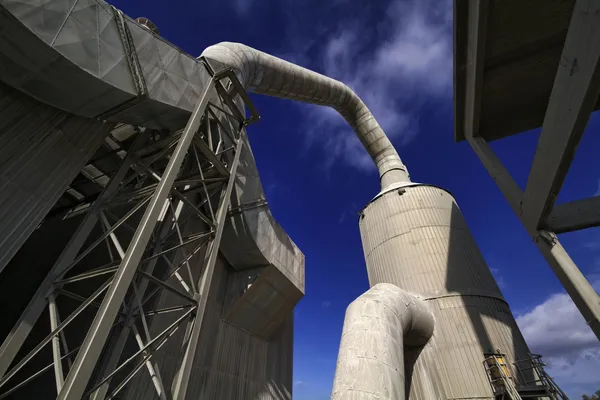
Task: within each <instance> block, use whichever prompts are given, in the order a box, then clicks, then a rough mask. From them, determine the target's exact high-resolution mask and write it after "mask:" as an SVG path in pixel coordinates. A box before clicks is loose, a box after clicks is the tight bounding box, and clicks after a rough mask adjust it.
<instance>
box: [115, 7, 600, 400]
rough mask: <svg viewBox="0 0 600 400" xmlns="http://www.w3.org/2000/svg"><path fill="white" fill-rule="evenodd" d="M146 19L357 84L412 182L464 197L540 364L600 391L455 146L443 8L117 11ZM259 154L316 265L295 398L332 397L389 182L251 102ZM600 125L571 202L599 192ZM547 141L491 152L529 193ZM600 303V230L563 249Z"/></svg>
mask: <svg viewBox="0 0 600 400" xmlns="http://www.w3.org/2000/svg"><path fill="white" fill-rule="evenodd" d="M112 3H113V4H114V5H115V6H117V7H119V8H121V9H123V10H124V11H125V13H127V14H128V15H130V16H133V17H136V16H146V17H149V18H150V19H152V20H153V21H154V22H155V23H156V25H157V26H158V27H159V29H160V31H161V34H162V35H163V36H164V37H166V38H167V39H168V40H170V41H171V42H173V43H174V44H176V45H177V46H179V47H181V48H182V49H184V50H185V51H187V52H189V53H190V54H192V55H199V54H200V53H201V52H202V50H203V49H204V48H206V47H207V46H209V45H211V44H214V43H217V42H220V41H236V42H242V43H244V44H247V45H249V46H252V47H255V48H257V49H259V50H263V51H266V52H269V53H272V54H275V55H278V56H280V57H283V58H285V59H288V60H290V61H293V62H296V63H298V64H300V65H302V66H305V67H308V68H311V69H314V70H316V71H318V72H321V73H325V74H327V75H330V76H332V77H334V78H337V79H339V80H342V81H344V82H345V83H347V84H348V85H350V86H351V87H352V88H353V89H354V90H355V91H356V92H357V93H358V94H359V96H361V97H362V98H363V99H364V100H365V102H366V103H367V105H368V106H369V107H370V108H371V109H372V111H373V112H374V114H375V116H376V117H377V119H378V120H379V121H380V123H381V125H382V126H383V128H384V129H385V131H386V132H387V134H388V135H389V136H390V137H391V139H392V141H393V142H394V144H395V145H396V147H397V149H398V151H399V153H400V155H401V157H402V159H403V161H404V162H405V163H406V165H407V166H408V168H409V171H410V173H411V177H412V179H413V180H414V181H418V182H426V183H431V184H436V185H439V186H442V187H444V188H446V189H448V190H449V191H450V192H452V193H453V194H454V196H455V197H456V200H457V202H458V204H459V206H460V208H461V210H462V211H463V213H464V215H465V218H466V220H467V223H468V224H469V227H470V228H471V230H472V233H473V235H474V237H475V239H476V241H477V243H478V244H479V246H480V248H481V251H482V253H483V255H484V257H485V258H486V260H487V262H488V264H489V266H490V268H491V269H492V271H493V273H494V274H495V276H496V278H497V279H498V281H499V283H500V286H501V288H502V291H503V293H504V295H505V297H506V299H507V300H508V302H509V303H510V305H511V307H512V310H513V313H514V314H515V316H516V317H517V320H518V323H519V325H520V326H521V328H522V330H523V333H524V335H525V337H526V339H527V340H528V343H529V345H530V347H531V348H532V350H533V351H535V352H542V353H543V354H544V355H545V356H546V359H547V362H548V363H549V371H550V372H551V373H552V375H553V376H554V377H555V378H556V380H557V381H558V383H559V384H560V385H561V386H562V387H563V388H564V389H565V390H566V391H567V392H568V393H569V394H570V395H571V396H572V397H573V398H579V396H580V394H581V393H583V392H586V391H587V392H593V391H594V390H596V389H600V382H599V380H598V378H597V376H598V373H597V371H598V369H599V368H600V346H599V345H598V342H597V340H596V339H595V338H594V336H593V334H592V333H591V331H590V330H589V329H588V328H587V327H586V326H585V324H584V322H583V319H582V318H581V317H580V316H579V314H578V313H577V311H576V309H575V307H574V306H573V304H572V303H571V301H570V300H569V298H568V297H567V296H566V295H565V294H564V292H563V291H562V287H561V286H560V284H559V282H558V280H557V279H556V278H555V277H554V275H553V273H552V272H551V270H550V268H549V267H548V266H547V264H546V263H545V261H544V260H543V258H542V257H541V255H540V254H539V252H538V250H537V248H536V247H535V245H534V244H533V243H531V239H530V238H529V237H528V236H527V234H526V232H525V230H524V229H523V228H522V226H521V225H520V223H519V221H518V219H517V217H516V216H515V215H514V214H513V212H512V210H511V209H510V208H509V207H508V204H507V203H506V201H505V200H504V198H503V197H502V195H501V193H500V191H499V190H498V189H497V187H496V186H495V184H494V182H493V181H492V179H491V178H490V177H489V175H488V174H487V172H486V171H485V169H484V168H483V166H482V165H481V164H480V162H479V160H478V159H477V158H476V156H475V154H474V153H473V152H472V151H471V149H470V148H469V147H468V145H467V144H466V143H454V141H453V131H452V130H453V121H452V118H453V117H452V30H451V26H452V12H451V3H450V2H448V1H437V2H433V1H430V0H421V1H402V0H389V1H385V0H378V1H359V0H326V1H324V0H304V1H302V0H295V1H294V0H274V1H267V0H230V1H205V2H198V1H191V0H186V1H183V0H179V1H173V2H170V3H169V4H168V5H167V3H165V2H164V1H158V0H146V1H143V2H141V1H138V2H131V1H125V0H119V1H113V2H112ZM253 100H254V102H255V104H256V105H257V107H258V109H259V111H260V113H261V115H262V120H261V122H260V123H258V124H255V125H253V126H252V127H251V128H250V129H249V135H250V140H251V144H252V148H253V150H254V154H255V157H256V160H257V164H258V167H259V170H260V173H261V178H262V181H263V185H264V187H265V190H266V192H267V198H268V201H269V203H270V206H271V209H272V211H273V214H274V215H275V217H276V218H277V220H278V221H279V222H280V223H281V225H282V226H283V227H284V228H285V230H286V231H287V232H288V234H289V235H290V236H291V237H292V238H293V240H294V241H295V242H296V244H297V245H298V246H299V247H300V248H301V249H302V251H303V252H304V253H305V255H306V296H305V297H304V299H303V300H302V301H301V302H300V303H299V305H298V306H297V307H296V311H295V313H296V321H295V364H294V366H295V371H294V399H296V400H321V399H328V398H329V395H330V391H331V385H332V379H333V374H334V368H335V361H336V355H337V349H338V345H339V340H340V333H341V330H342V323H343V318H344V312H345V308H346V306H347V305H348V304H349V303H350V302H351V301H352V300H353V299H355V298H356V297H357V296H359V295H360V294H361V293H363V292H364V291H365V290H366V289H367V288H368V283H367V276H366V270H365V266H364V258H363V254H362V247H361V243H360V237H359V232H358V223H357V212H358V211H359V210H360V209H361V208H362V207H363V206H364V205H366V204H367V202H368V201H369V200H370V199H371V198H372V197H373V196H374V195H375V194H376V193H377V192H378V189H379V187H378V177H377V172H376V170H375V168H374V167H373V166H372V164H371V162H370V161H369V159H368V157H367V155H366V153H364V151H363V150H362V148H361V147H360V145H359V144H358V141H357V140H356V139H355V137H354V135H353V133H352V131H351V130H350V129H349V128H347V127H346V125H345V123H344V122H343V120H342V119H341V118H340V117H338V116H337V115H335V113H334V112H331V111H330V110H327V109H323V108H319V107H316V106H309V105H304V104H298V103H294V102H291V101H284V100H280V99H272V98H266V97H260V96H253ZM599 130H600V118H598V117H597V116H593V117H592V120H591V121H590V124H589V125H588V129H587V133H586V135H585V136H584V138H583V141H582V143H581V145H580V147H579V150H578V153H577V157H576V159H575V162H574V163H573V166H572V168H571V171H570V173H569V175H568V177H567V180H566V182H565V185H564V187H563V190H562V192H561V194H560V196H559V203H560V202H565V201H571V200H576V199H580V198H584V197H589V196H592V195H595V194H597V193H598V194H600V186H599V178H600V165H599V163H597V162H595V163H594V159H595V157H597V149H598V148H599V146H600V136H599V135H598V131H599ZM538 135H539V132H537V131H532V132H527V133H524V134H522V135H518V136H516V137H512V138H508V139H505V140H502V141H499V142H495V143H493V144H492V147H493V149H494V150H495V151H496V153H497V154H498V156H499V157H500V159H502V160H503V162H504V163H505V165H506V166H507V167H508V169H509V171H510V172H511V173H512V174H513V176H514V178H515V180H516V181H517V182H518V183H519V184H520V185H521V187H522V188H523V187H524V186H525V183H526V181H527V173H528V171H529V168H530V166H531V161H532V159H533V154H534V150H535V146H536V142H537V138H538ZM560 239H561V240H562V242H563V245H564V246H565V247H566V248H567V250H568V251H569V252H570V254H571V256H572V258H573V259H574V260H575V261H576V262H577V263H578V264H579V266H580V268H581V269H582V271H583V272H584V274H585V275H586V276H587V277H588V279H590V281H592V282H593V283H594V285H596V286H595V287H596V288H597V290H598V289H600V230H594V229H591V230H586V231H581V232H576V233H571V234H566V235H561V237H560Z"/></svg>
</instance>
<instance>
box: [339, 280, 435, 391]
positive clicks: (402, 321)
mask: <svg viewBox="0 0 600 400" xmlns="http://www.w3.org/2000/svg"><path fill="white" fill-rule="evenodd" d="M433 327H434V320H433V316H432V314H431V312H430V311H429V310H428V308H427V306H426V305H425V303H424V302H422V301H421V300H419V299H418V298H416V297H415V296H414V295H412V294H410V293H408V292H405V291H404V290H402V289H400V288H398V287H397V286H395V285H392V284H390V283H380V284H377V285H375V286H373V287H372V288H371V289H370V290H368V291H367V292H365V293H364V294H363V295H361V296H360V297H359V298H357V299H356V300H354V301H353V302H352V303H351V304H350V305H349V306H348V309H347V310H346V319H345V320H344V330H343V332H342V341H341V343H340V351H339V353H338V361H337V366H336V370H335V378H334V382H333V392H332V395H331V398H332V400H350V399H361V400H371V399H372V400H375V399H377V400H404V399H405V397H406V395H405V390H406V389H405V372H404V347H405V346H407V347H420V346H423V345H425V343H427V341H428V340H429V338H430V337H431V335H432V334H433Z"/></svg>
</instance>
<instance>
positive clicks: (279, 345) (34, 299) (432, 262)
mask: <svg viewBox="0 0 600 400" xmlns="http://www.w3.org/2000/svg"><path fill="white" fill-rule="evenodd" d="M550 3H551V5H552V6H553V7H554V6H555V7H559V6H560V7H562V8H561V9H560V10H561V11H562V12H564V13H566V14H565V15H567V16H566V17H565V18H566V19H567V24H566V25H564V26H562V28H561V29H563V30H566V29H567V28H568V34H566V33H565V34H566V37H567V39H566V41H565V46H566V47H565V49H567V48H568V47H567V44H569V43H571V42H570V39H569V38H570V37H571V36H570V35H575V39H572V40H571V41H573V43H575V42H574V41H575V40H576V39H577V40H578V39H579V38H580V37H586V38H587V36H580V35H584V34H586V33H589V34H592V33H593V32H594V29H598V27H599V26H600V24H596V26H593V22H594V21H596V20H597V19H598V14H599V13H593V12H590V10H591V8H589V7H596V8H595V9H594V10H600V1H577V2H575V1H571V2H569V1H567V2H565V1H561V2H558V1H556V2H550ZM559 3H560V4H559ZM485 4H487V5H488V6H489V7H488V9H481V8H480V7H481V6H482V5H485ZM518 4H519V2H516V1H508V2H494V1H489V2H488V1H481V2H479V1H474V0H471V1H466V0H465V1H460V0H456V2H455V14H456V17H457V18H456V19H455V20H456V26H455V29H456V32H455V41H456V44H455V51H456V53H457V54H456V56H455V59H456V63H457V66H458V67H457V69H456V71H455V72H456V84H455V89H456V110H457V115H459V116H460V117H461V118H458V117H457V128H456V134H457V138H461V137H462V136H461V135H463V136H464V137H466V138H467V139H468V140H469V141H470V143H472V144H473V143H480V142H482V139H480V138H479V137H480V136H481V135H483V132H484V131H483V130H478V129H476V128H474V122H473V121H474V120H473V118H475V117H474V116H477V115H478V114H477V113H476V112H474V109H473V107H476V108H477V109H481V110H486V107H485V103H484V106H481V107H480V106H478V105H477V104H474V103H473V101H474V98H477V99H478V101H480V100H481V99H482V98H483V99H486V96H485V93H484V94H483V95H482V94H481V93H480V92H477V91H475V92H473V90H475V89H476V88H477V85H475V86H473V85H474V82H479V85H480V86H479V87H481V81H482V79H483V78H481V77H475V78H474V77H473V76H472V75H470V74H471V73H475V74H477V73H481V71H483V70H484V69H483V67H482V65H480V64H477V63H475V62H474V61H473V60H475V59H476V60H481V59H483V58H484V53H485V52H483V53H477V52H474V51H473V49H475V48H477V49H480V47H479V46H481V48H483V46H484V45H483V42H481V41H480V39H478V38H480V37H481V36H479V34H480V33H481V32H482V31H483V30H484V28H485V27H486V26H489V27H492V28H493V27H494V22H493V21H494V19H493V16H494V15H496V14H498V15H499V17H498V18H501V17H502V15H504V14H503V12H508V11H506V10H505V9H503V7H509V6H510V7H513V8H514V7H517V5H518ZM494 7H496V8H494ZM548 7H550V6H548ZM569 7H570V8H569ZM586 7H587V8H586ZM542 8H543V7H542ZM482 10H484V11H482ZM498 10H500V11H498ZM503 10H504V11H503ZM582 10H583V11H582ZM484 13H487V14H485V15H486V18H487V21H488V22H487V25H486V24H482V25H477V24H479V23H480V22H481V21H483V19H482V16H483V15H484ZM571 14H572V18H573V19H574V20H576V21H577V28H573V29H571V28H569V24H568V20H569V19H570V18H571ZM581 14H584V17H581ZM488 16H489V17H488ZM581 18H583V19H582V21H580V20H579V19H581ZM478 21H479V22H478ZM502 23H503V22H502V21H500V22H498V24H502ZM459 25H460V26H459ZM572 25H573V24H572V23H571V26H572ZM580 26H583V28H580ZM159 29H160V27H156V26H155V25H154V24H153V23H152V22H151V21H149V20H148V19H145V18H139V19H138V20H134V19H132V18H130V17H128V16H126V15H124V14H123V13H122V12H121V11H119V10H118V9H116V8H114V7H112V6H111V5H109V4H108V3H106V2H104V1H102V0H37V1H14V0H0V182H1V185H2V190H1V191H0V296H1V297H0V306H1V307H2V308H1V309H2V316H3V319H2V323H1V325H0V326H1V330H0V341H1V342H2V344H1V346H0V399H5V398H6V399H26V398H35V399H61V400H78V399H94V400H100V399H154V398H157V399H173V400H183V399H233V400H235V399H239V400H242V399H256V400H263V399H265V400H266V399H277V400H289V399H291V398H292V372H293V371H292V360H293V324H294V321H293V318H294V317H293V312H292V311H293V309H294V307H295V305H296V304H297V303H298V301H299V300H300V299H301V298H302V296H303V295H304V274H305V270H304V265H305V260H304V255H303V254H302V252H301V250H300V249H298V247H297V246H296V245H295V244H294V242H293V240H292V239H291V238H290V237H289V236H288V235H287V234H286V232H285V231H284V230H283V229H282V227H281V226H280V225H279V224H278V223H277V221H276V220H275V219H274V218H273V216H272V214H271V212H270V211H269V206H268V202H267V199H266V197H265V194H264V191H263V188H262V185H261V182H260V177H259V175H258V171H257V168H256V164H255V161H254V156H253V153H252V150H251V146H250V145H251V143H250V142H249V140H248V137H247V135H246V127H247V126H248V125H249V124H252V123H255V122H257V121H258V120H259V111H258V110H257V109H256V107H255V106H254V105H253V104H252V101H251V99H250V98H249V97H248V95H247V92H254V93H257V94H264V95H268V96H275V97H280V98H286V99H292V100H297V101H303V102H307V103H312V104H318V105H322V106H328V107H332V108H333V109H335V110H336V111H337V112H338V113H340V114H341V115H342V117H343V118H344V119H345V120H346V122H347V123H348V124H349V126H350V127H351V128H352V129H353V130H354V132H355V133H356V135H357V136H358V138H359V139H360V141H361V143H362V144H363V145H364V147H365V151H367V153H368V154H369V155H370V156H371V158H372V159H373V162H374V163H375V165H376V166H377V169H378V171H379V176H380V183H381V191H380V192H379V193H378V194H375V193H374V197H373V199H372V201H371V202H369V204H367V205H366V206H365V207H364V209H363V210H362V211H361V214H360V217H359V227H360V234H361V238H362V243H363V249H364V254H365V260H366V267H367V271H368V276H369V283H370V286H371V288H370V289H369V290H368V291H367V292H366V293H364V294H363V295H361V296H360V297H358V298H357V299H356V300H355V301H354V302H352V303H351V304H350V305H349V306H348V309H347V313H346V319H345V322H344V328H343V333H342V338H341V344H340V349H339V355H338V361H337V367H336V374H335V379H334V386H333V392H332V399H390V400H391V399H398V400H401V399H405V398H407V399H417V400H428V399H432V400H437V399H448V400H449V399H473V400H476V399H481V400H483V399H500V398H503V399H511V400H517V399H521V398H539V399H542V398H548V399H553V400H559V399H566V396H565V394H564V393H563V392H562V391H561V390H560V388H558V387H557V386H556V384H555V383H554V382H553V380H552V379H551V378H550V377H549V376H548V375H547V374H546V373H545V371H544V368H543V363H542V362H541V359H540V357H539V356H538V355H534V354H530V351H529V349H528V347H527V344H526V343H525V341H524V339H523V337H522V335H521V332H520V331H519V328H518V326H517V324H516V322H515V319H514V316H513V314H512V313H511V310H510V308H509V306H508V304H507V302H506V300H505V299H504V297H503V296H502V293H501V291H500V289H499V288H498V285H497V283H496V281H495V280H494V278H493V276H492V274H491V272H490V270H489V268H488V266H487V264H486V262H485V260H484V258H483V257H482V255H481V253H480V251H479V249H478V248H477V245H476V243H475V241H474V239H473V237H472V235H471V233H470V231H469V228H468V227H467V224H466V222H465V220H464V218H463V216H462V214H461V211H460V209H459V207H458V205H457V204H456V201H455V200H454V197H453V196H452V194H450V193H449V192H448V191H446V190H444V189H443V188H440V187H437V186H435V185H433V184H426V183H417V182H412V181H411V179H410V177H409V173H408V169H407V167H406V166H405V165H404V164H403V162H402V161H401V159H400V156H399V155H398V153H397V151H396V150H395V148H394V147H393V145H392V143H391V142H390V140H389V139H388V137H387V136H386V134H385V132H384V131H383V130H382V129H381V127H380V126H379V124H378V123H377V121H376V120H375V118H374V117H373V115H372V114H371V112H370V111H369V109H368V105H366V104H365V103H364V102H363V101H362V100H361V99H360V97H359V96H358V95H357V94H356V93H354V92H353V91H352V90H351V89H350V88H349V87H348V86H346V85H345V84H344V83H342V82H339V81H336V80H334V79H331V78H329V77H326V76H323V75H320V74H318V73H316V72H313V71H310V70H307V69H305V68H302V67H300V66H297V65H295V64H292V63H289V62H287V61H284V60H281V59H279V58H277V57H274V56H271V55H268V54H266V53H263V52H260V51H258V50H255V49H252V48H250V47H247V46H245V45H242V44H238V43H227V42H224V43H220V44H217V45H214V46H211V47H209V48H207V49H206V50H205V51H204V52H203V53H202V55H201V56H200V57H198V58H195V57H194V56H190V55H188V54H185V53H184V52H183V51H182V50H180V49H179V48H177V47H176V45H174V44H171V43H169V42H167V41H166V40H164V39H163V38H161V37H160V35H159ZM580 29H581V30H582V31H581V32H580ZM572 30H573V31H574V32H575V33H572ZM561 32H562V31H561ZM490 37H493V34H492V35H491V36H490ZM522 37H523V35H521V36H519V38H522ZM594 37H600V36H599V35H596V36H594ZM590 38H591V36H590ZM558 41H559V42H560V40H558ZM563 41H564V38H563ZM597 42H598V41H597V40H591V39H590V40H587V41H586V40H584V41H583V42H582V43H587V44H588V45H589V47H584V48H581V49H578V51H582V52H584V53H585V54H586V57H591V58H590V60H592V59H593V60H592V61H593V62H594V64H593V67H592V64H588V61H586V63H583V64H581V65H582V68H583V67H584V66H585V68H583V70H584V71H587V72H589V76H587V75H586V76H587V78H589V79H588V80H584V81H582V82H581V85H582V86H581V88H580V89H581V90H582V91H585V90H584V89H585V88H584V85H585V84H587V85H588V86H589V87H590V88H593V90H590V91H587V92H586V94H585V96H584V97H585V99H586V100H590V99H591V97H590V96H593V95H595V96H596V97H594V98H593V100H594V104H595V101H596V99H597V97H598V90H596V89H598V88H596V86H598V82H597V81H598V79H596V78H597V76H596V74H595V71H596V67H597V65H598V56H599V55H600V47H599V46H598V43H597ZM473 43H475V44H473ZM577 43H579V42H577ZM599 43H600V42H599ZM594 46H595V47H594ZM565 51H566V50H565ZM511 54H512V53H511ZM559 54H560V52H559ZM465 57H466V58H465ZM472 57H475V58H473V59H472ZM594 57H595V58H594ZM586 60H588V59H587V58H586ZM592 61H589V63H591V62H592ZM549 62H550V63H552V62H554V63H555V64H557V63H558V59H555V60H553V61H552V60H550V61H549ZM588 66H589V68H590V69H589V70H588V69H587V67H588ZM473 71H475V72H473ZM465 74H466V75H465ZM559 74H561V72H560V70H559ZM557 79H558V78H557ZM483 82H485V79H483ZM592 83H593V84H595V85H596V86H594V85H592ZM555 85H556V84H555ZM577 87H578V88H579V86H577ZM465 93H466V94H465ZM552 93H553V96H554V91H553V92H552ZM588 103H589V102H588ZM588 103H585V104H586V105H588V106H589V107H587V108H585V110H584V111H589V112H591V110H592V106H591V105H590V104H592V103H589V104H588ZM465 104H466V105H465ZM551 104H552V100H551V102H550V105H551ZM550 105H549V106H548V107H550ZM465 107H466V108H465ZM571 111H573V110H571V109H569V112H571ZM589 112H587V116H588V117H589ZM463 114H464V115H465V118H464V119H462V115H463ZM580 114H581V113H580V112H577V118H579V119H578V120H577V121H580V120H581V117H582V115H583V117H585V115H584V114H585V112H583V114H581V115H580ZM469 118H470V119H469ZM476 118H477V119H478V120H480V121H481V123H483V122H484V121H486V120H485V118H483V117H481V118H480V117H478V116H477V117H476ZM538 120H539V119H538ZM538 120H535V121H538ZM535 121H534V122H532V123H535ZM577 121H575V122H577ZM529 122H531V121H529ZM529 122H528V123H529ZM538 122H539V121H538ZM575 122H574V123H575ZM490 125H493V126H495V127H497V126H498V125H497V124H495V123H490ZM576 125H577V126H578V127H580V124H576ZM466 126H470V127H471V128H469V130H466V128H465V127H466ZM482 126H483V125H482ZM553 126H554V124H553ZM531 127H533V125H527V126H525V125H523V126H520V125H519V126H515V127H511V128H510V129H512V131H511V133H516V132H518V131H519V129H520V130H523V129H525V128H531ZM463 130H466V132H470V133H465V134H463ZM506 134H509V133H507V132H504V133H502V132H496V133H494V135H496V136H495V137H494V138H498V137H502V135H506ZM569 135H575V134H574V133H570V134H569ZM488 140H491V139H490V138H488ZM483 142H484V143H485V141H483ZM564 151H567V152H568V150H564ZM484 163H485V162H484ZM486 165H487V164H486ZM561 166H563V165H562V164H561ZM534 167H535V166H534ZM496 168H498V167H497V166H496ZM555 189H556V187H555ZM553 190H554V189H553ZM525 196H527V194H525ZM538 200H539V201H541V200H540V199H537V200H536V201H538ZM509 201H511V199H509ZM525 204H526V202H525V201H523V205H525ZM547 206H548V205H547ZM548 207H550V208H551V206H548ZM557 208H558V207H557ZM536 210H537V209H536ZM538 211H539V210H538ZM538 214H539V215H538V220H537V221H536V222H535V223H533V222H531V223H532V225H531V226H532V227H533V228H532V229H533V230H534V231H537V230H539V229H540V226H542V225H543V223H545V222H540V221H542V220H543V221H546V219H543V218H542V219H540V218H541V215H542V214H543V213H539V212H538ZM563 214H564V213H563ZM525 215H526V216H527V217H526V218H529V215H531V214H525ZM551 218H552V217H551ZM565 218H566V217H565V216H564V215H563V219H562V220H561V221H566V219H565ZM559 219H560V218H559ZM527 221H530V220H529V219H527ZM528 223H529V222H528ZM562 223H564V222H562ZM540 224H542V225H540ZM583 225H585V226H592V225H590V224H589V223H587V222H586V223H579V224H578V225H577V226H579V227H581V226H583ZM555 231H558V229H555ZM540 232H541V233H540V234H539V236H540V237H541V238H543V239H545V238H546V236H547V235H546V234H545V233H543V232H546V230H542V231H540ZM550 236H551V237H552V235H550ZM536 237H537V236H536ZM552 240H553V239H552ZM552 240H550V241H552ZM556 243H557V242H556V241H554V247H553V249H554V250H548V251H549V252H550V253H552V254H556V249H560V245H557V244H556ZM556 263H557V264H560V265H562V264H561V263H560V262H559V261H556ZM575 270H576V267H575ZM571 271H573V269H572V268H571ZM559 276H560V274H559ZM565 276H566V278H565V279H564V280H563V283H564V284H565V286H566V287H567V289H568V290H569V293H570V294H571V295H572V296H573V297H574V300H575V301H576V303H577V304H578V306H580V308H581V309H582V312H583V313H584V315H586V317H587V316H588V314H586V313H587V312H588V311H589V310H592V311H591V312H593V309H594V304H595V306H600V303H599V302H598V296H597V295H596V298H595V300H594V299H592V300H590V296H591V293H590V292H589V290H588V291H586V290H587V289H586V288H585V285H584V283H587V281H585V279H583V281H585V282H582V281H581V279H579V278H577V279H575V278H573V276H574V275H573V274H572V273H571V274H566V275H565ZM17 282H18V284H17ZM573 282H576V283H577V284H575V283H573ZM569 285H572V286H569ZM588 285H589V284H588ZM572 287H574V288H575V292H576V293H580V294H581V298H585V300H582V301H583V303H580V302H579V298H578V297H577V296H576V295H575V294H573V292H572V291H571V288H572ZM594 294H595V293H594ZM590 301H591V303H590ZM594 302H595V303H594ZM581 304H584V305H587V306H586V307H587V308H586V307H584V306H582V305H581ZM590 315H596V316H597V315H598V314H590ZM587 320H588V321H589V322H590V326H592V327H593V328H594V327H595V326H596V325H595V324H597V322H598V321H597V319H596V320H594V319H592V318H588V319H587ZM594 329H595V328H594Z"/></svg>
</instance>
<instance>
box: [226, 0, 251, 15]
mask: <svg viewBox="0 0 600 400" xmlns="http://www.w3.org/2000/svg"><path fill="white" fill-rule="evenodd" d="M231 4H232V6H233V10H234V11H235V12H236V14H238V15H239V16H242V17H243V16H246V15H247V14H248V13H249V12H250V11H251V10H252V6H253V5H254V0H233V1H232V2H231Z"/></svg>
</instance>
